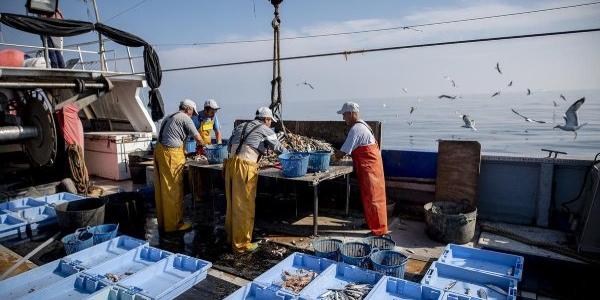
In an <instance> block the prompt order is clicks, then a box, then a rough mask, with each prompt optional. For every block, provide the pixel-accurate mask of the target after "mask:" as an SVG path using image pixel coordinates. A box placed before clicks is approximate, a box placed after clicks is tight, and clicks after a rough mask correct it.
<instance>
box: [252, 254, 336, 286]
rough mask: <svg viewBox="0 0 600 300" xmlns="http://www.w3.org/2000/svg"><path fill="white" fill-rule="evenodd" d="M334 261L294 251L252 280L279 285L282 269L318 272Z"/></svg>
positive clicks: (292, 271)
mask: <svg viewBox="0 0 600 300" xmlns="http://www.w3.org/2000/svg"><path fill="white" fill-rule="evenodd" d="M334 263H335V261H333V260H330V259H327V258H322V257H317V256H312V255H308V254H304V253H298V252H294V253H292V254H291V255H290V256H288V257H286V258H285V259H284V260H282V261H280V262H279V263H278V264H276V265H275V266H273V267H272V268H270V269H269V270H267V271H266V272H264V273H262V274H261V275H260V276H258V277H256V278H255V279H254V282H258V283H262V284H265V285H270V284H275V285H276V286H281V284H282V283H283V279H282V278H281V274H282V273H283V272H284V271H287V272H289V273H295V272H296V271H298V270H306V271H313V272H315V273H317V274H320V273H321V272H323V271H325V269H327V268H328V267H329V266H331V265H332V264H334Z"/></svg>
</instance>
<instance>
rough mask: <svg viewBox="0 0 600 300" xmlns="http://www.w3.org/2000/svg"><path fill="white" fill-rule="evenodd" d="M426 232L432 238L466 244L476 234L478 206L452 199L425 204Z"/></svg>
mask: <svg viewBox="0 0 600 300" xmlns="http://www.w3.org/2000/svg"><path fill="white" fill-rule="evenodd" d="M424 208H425V224H426V226H427V227H426V232H427V235H429V237H430V238H432V239H434V240H436V241H440V242H445V243H455V244H466V243H468V242H470V241H471V239H473V235H475V223H476V221H477V208H475V207H473V206H471V205H469V204H467V203H458V202H450V201H436V202H429V203H427V204H425V206H424Z"/></svg>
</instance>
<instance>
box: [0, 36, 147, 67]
mask: <svg viewBox="0 0 600 300" xmlns="http://www.w3.org/2000/svg"><path fill="white" fill-rule="evenodd" d="M104 41H110V40H108V39H105V40H104ZM96 43H98V41H93V42H84V43H77V44H71V45H66V46H64V47H63V48H55V47H54V48H53V47H48V45H47V43H43V44H44V45H43V46H35V45H25V44H15V43H6V42H0V47H1V46H4V47H16V48H26V49H35V50H31V51H26V52H25V53H28V54H31V53H36V54H38V53H39V52H40V51H43V52H44V53H48V51H61V52H63V51H64V52H72V53H77V54H78V56H79V61H78V62H77V63H76V64H75V65H74V66H79V67H80V68H81V70H89V71H108V62H115V63H116V62H117V61H123V60H127V61H128V62H129V69H130V71H131V74H134V73H135V67H134V65H133V60H134V59H141V58H143V56H132V55H131V49H130V47H125V48H126V52H127V56H126V57H116V51H115V50H114V49H111V50H104V51H103V52H102V53H101V52H100V51H91V50H83V49H81V47H82V46H88V45H93V44H96ZM71 48H75V49H71ZM111 52H112V53H113V54H115V55H114V56H113V58H109V59H107V58H104V59H98V60H89V61H84V60H83V54H96V55H98V56H99V57H100V56H101V55H104V56H105V55H106V54H107V53H111ZM45 59H46V62H47V63H46V68H51V66H50V63H49V57H48V55H47V54H46V55H45ZM102 62H103V63H104V68H102V65H100V64H101V63H102ZM94 64H99V65H100V68H99V69H100V70H96V69H89V68H88V69H86V66H93V65H94ZM102 69H104V70H102ZM114 71H116V64H115V70H114Z"/></svg>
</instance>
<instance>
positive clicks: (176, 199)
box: [154, 99, 204, 232]
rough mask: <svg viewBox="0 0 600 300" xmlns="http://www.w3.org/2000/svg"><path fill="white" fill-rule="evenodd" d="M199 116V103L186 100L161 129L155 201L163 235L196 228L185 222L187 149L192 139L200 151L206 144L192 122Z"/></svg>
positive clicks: (155, 178)
mask: <svg viewBox="0 0 600 300" xmlns="http://www.w3.org/2000/svg"><path fill="white" fill-rule="evenodd" d="M197 114H198V112H197V110H196V102H194V101H192V100H190V99H185V100H183V101H181V103H179V111H178V112H176V113H174V114H172V115H170V116H168V117H166V118H165V119H163V121H162V123H161V126H160V130H159V133H158V143H157V144H156V148H155V149H154V173H155V174H156V176H154V199H155V202H156V214H157V216H158V227H159V229H160V230H161V231H165V232H172V231H184V230H188V229H190V228H191V227H192V226H191V224H188V223H184V222H183V166H184V164H185V153H184V150H183V148H184V141H185V140H186V138H187V137H188V136H192V137H193V138H194V139H195V140H196V143H197V145H198V147H202V146H203V144H204V141H203V139H202V137H201V136H200V133H199V132H198V130H197V129H196V126H194V122H193V121H192V118H191V117H192V116H195V115H197Z"/></svg>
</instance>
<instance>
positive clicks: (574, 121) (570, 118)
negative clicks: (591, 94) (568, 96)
mask: <svg viewBox="0 0 600 300" xmlns="http://www.w3.org/2000/svg"><path fill="white" fill-rule="evenodd" d="M583 102H585V97H583V98H581V99H579V100H577V101H575V103H573V104H571V106H570V107H569V109H567V112H566V113H565V116H564V117H563V118H564V119H565V125H556V126H554V129H556V128H558V129H562V130H564V131H573V133H575V138H574V139H576V138H577V130H579V129H581V127H583V126H585V125H587V123H583V124H581V125H579V118H578V117H577V110H578V109H579V108H580V107H581V106H582V105H583Z"/></svg>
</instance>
